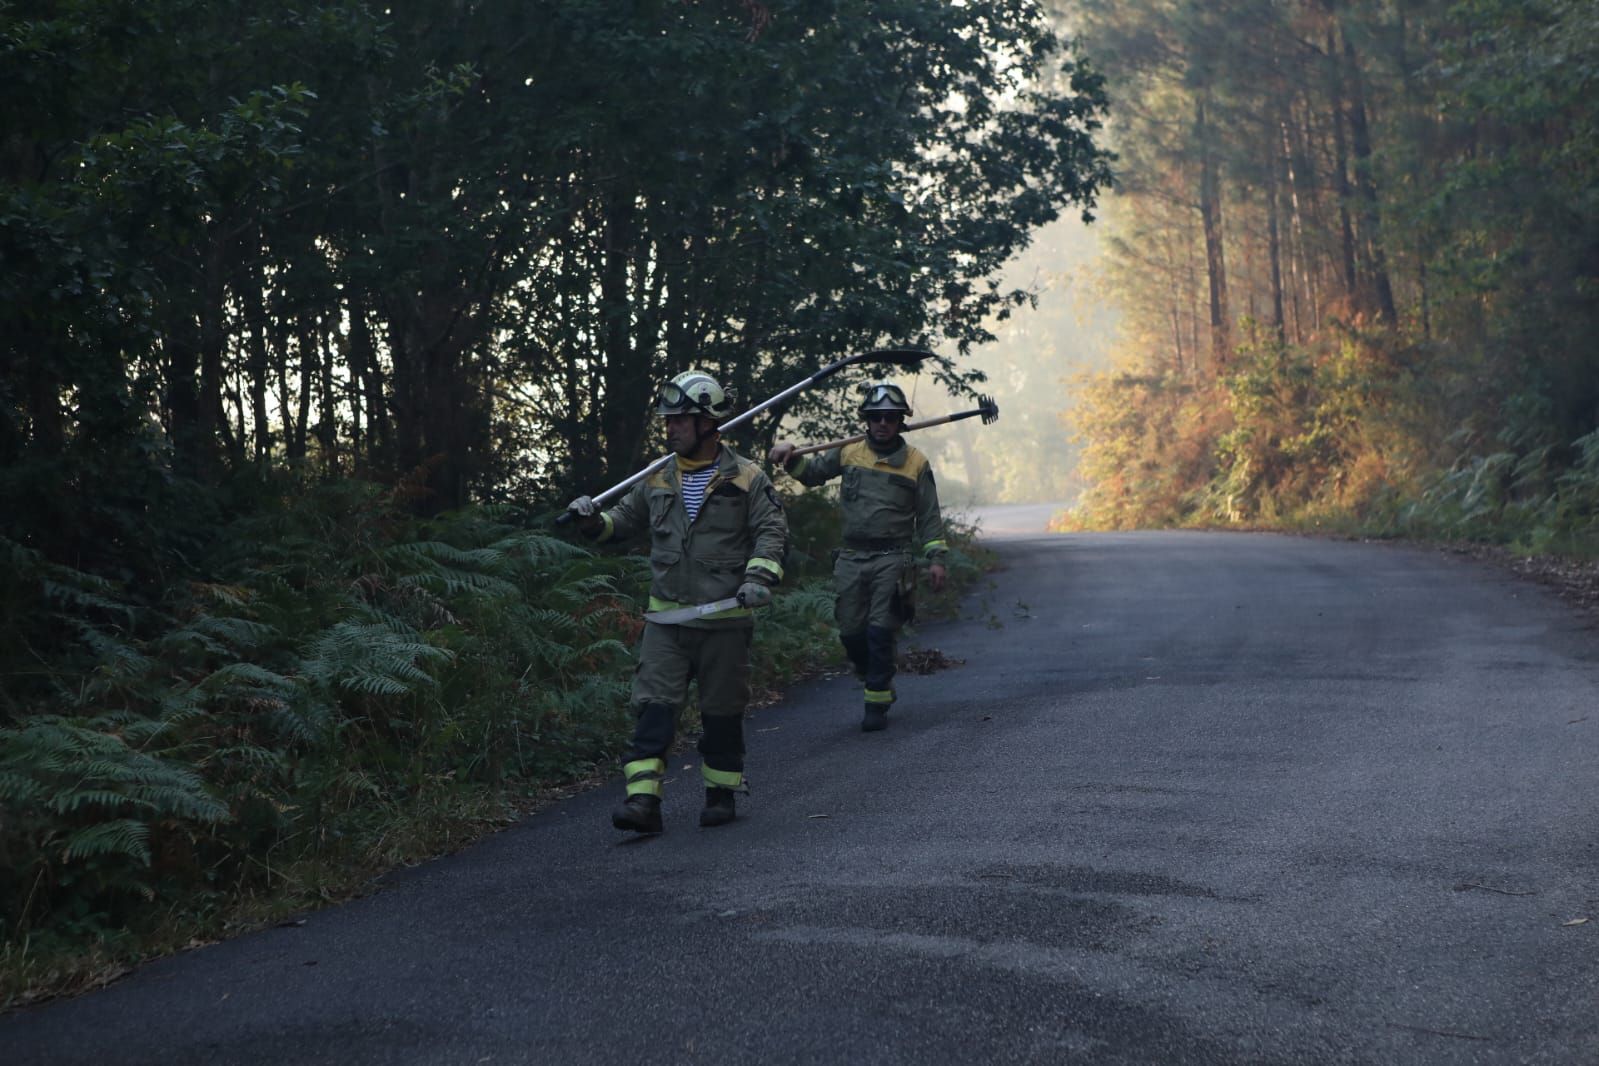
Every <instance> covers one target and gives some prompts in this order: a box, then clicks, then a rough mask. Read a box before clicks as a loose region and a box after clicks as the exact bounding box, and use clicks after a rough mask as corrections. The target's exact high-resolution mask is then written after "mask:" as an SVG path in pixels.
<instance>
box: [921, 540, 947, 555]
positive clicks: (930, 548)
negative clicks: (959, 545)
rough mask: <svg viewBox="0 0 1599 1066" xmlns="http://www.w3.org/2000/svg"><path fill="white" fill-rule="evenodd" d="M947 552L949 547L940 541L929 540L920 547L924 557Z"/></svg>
mask: <svg viewBox="0 0 1599 1066" xmlns="http://www.w3.org/2000/svg"><path fill="white" fill-rule="evenodd" d="M947 551H949V545H948V544H946V543H945V542H944V541H941V540H930V541H928V542H927V543H926V544H924V545H922V553H923V554H925V555H932V554H933V553H934V552H947Z"/></svg>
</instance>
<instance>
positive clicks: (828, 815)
mask: <svg viewBox="0 0 1599 1066" xmlns="http://www.w3.org/2000/svg"><path fill="white" fill-rule="evenodd" d="M805 817H807V818H831V817H833V816H832V815H831V814H807V815H806V816H805ZM1587 920H1588V919H1586V918H1584V919H1583V921H1587Z"/></svg>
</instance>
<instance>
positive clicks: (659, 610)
mask: <svg viewBox="0 0 1599 1066" xmlns="http://www.w3.org/2000/svg"><path fill="white" fill-rule="evenodd" d="M732 407H733V405H732V401H731V399H730V397H729V396H728V393H727V390H725V389H724V388H723V387H722V386H721V385H720V384H719V383H718V382H717V381H716V380H715V379H714V378H712V377H711V376H710V375H709V374H705V373H702V372H700V371H697V370H690V371H686V372H684V373H682V374H679V375H677V376H676V377H675V378H673V379H672V380H671V381H670V382H668V383H666V384H665V385H664V386H662V388H661V391H660V395H659V402H658V404H657V407H656V412H657V413H658V414H660V415H661V416H662V417H664V418H665V420H666V438H667V443H668V444H669V446H670V447H671V451H672V456H671V457H663V460H662V461H660V462H658V463H656V464H655V465H654V466H652V467H651V468H650V469H649V470H648V471H646V472H645V476H643V477H641V478H639V480H637V481H636V482H635V483H634V484H633V485H632V487H631V489H630V490H628V491H627V493H626V494H625V495H623V496H621V497H620V498H619V499H618V500H617V502H616V503H615V505H614V506H612V507H611V508H610V509H609V510H602V509H601V507H600V505H599V504H598V503H597V502H596V501H595V499H594V498H593V497H590V496H580V497H578V498H577V499H575V500H573V501H572V503H571V504H570V505H569V506H568V508H567V510H568V512H569V513H571V514H572V515H573V516H574V518H575V520H576V521H577V522H578V524H579V528H580V529H581V530H582V531H583V532H584V533H585V535H587V536H589V537H592V538H594V539H596V540H598V541H601V542H605V541H611V540H619V539H623V538H628V537H632V536H635V535H639V534H645V533H647V534H648V536H649V538H650V606H649V611H648V613H646V614H645V623H644V634H643V637H642V641H641V643H640V645H639V649H638V669H637V672H636V673H635V674H634V677H633V693H632V700H631V705H632V709H633V713H634V716H635V723H634V728H633V740H632V745H631V747H630V749H629V751H628V753H627V759H626V763H625V765H624V766H623V773H624V775H625V777H626V778H627V797H626V799H625V800H624V801H623V802H622V803H621V804H620V805H619V806H618V807H617V808H616V809H615V810H614V811H613V812H612V814H611V824H612V825H614V826H616V828H618V829H624V830H631V831H633V832H636V833H659V832H660V831H661V785H662V781H663V779H664V777H665V774H666V756H667V754H668V752H669V751H670V749H671V746H672V740H673V737H674V735H675V733H676V730H677V715H678V712H679V711H680V710H681V709H682V707H683V704H684V701H685V698H686V696H687V692H688V684H689V682H690V681H691V680H692V681H695V682H697V684H698V686H699V707H700V718H701V721H702V722H703V724H704V734H703V736H702V737H701V738H700V742H699V752H700V758H701V771H700V772H701V776H702V777H703V778H704V782H705V808H704V810H702V811H701V812H700V825H702V826H719V825H726V824H727V823H728V822H731V821H732V820H733V819H734V817H735V816H736V809H735V803H734V794H735V793H736V792H739V791H744V710H745V707H746V706H747V705H748V703H749V697H750V640H751V638H752V636H753V633H754V619H753V614H754V608H756V607H760V606H762V605H764V604H766V603H768V602H770V600H771V596H772V593H771V589H772V587H773V586H775V585H777V584H778V583H779V582H780V581H781V580H782V578H783V567H782V564H781V560H782V558H783V553H784V549H785V547H786V545H787V541H788V522H787V520H786V519H785V517H784V515H783V507H782V504H781V502H780V501H779V499H778V496H777V493H776V491H775V490H774V489H773V488H772V483H771V481H770V479H768V478H767V476H766V474H765V473H764V472H762V470H761V469H760V467H759V466H758V465H756V464H755V463H753V462H751V461H750V460H748V459H745V458H743V457H742V456H740V455H738V454H737V453H735V452H734V451H733V450H732V449H730V448H728V447H727V446H726V445H724V444H723V443H722V442H721V433H720V431H719V430H720V427H721V426H722V425H723V424H724V422H725V420H726V419H727V417H728V416H729V415H730V414H731V413H732ZM668 458H669V459H670V461H667V460H668ZM607 495H609V494H607Z"/></svg>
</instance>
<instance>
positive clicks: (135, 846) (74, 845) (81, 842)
mask: <svg viewBox="0 0 1599 1066" xmlns="http://www.w3.org/2000/svg"><path fill="white" fill-rule="evenodd" d="M105 856H117V857H120V858H124V859H132V860H133V861H135V862H137V863H139V864H140V865H141V866H149V865H150V827H149V826H148V825H145V824H144V823H143V822H139V821H135V820H133V819H132V818H117V819H115V820H113V821H109V822H99V823H97V824H95V825H91V826H89V827H87V828H85V829H80V830H78V831H77V832H75V833H73V834H72V835H71V836H69V837H68V838H67V843H66V846H65V847H64V848H62V850H61V858H62V859H63V860H64V861H66V862H75V861H81V860H83V859H93V858H102V857H105Z"/></svg>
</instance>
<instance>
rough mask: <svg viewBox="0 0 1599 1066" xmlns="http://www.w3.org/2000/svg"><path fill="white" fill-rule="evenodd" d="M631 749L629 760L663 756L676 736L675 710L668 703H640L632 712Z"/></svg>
mask: <svg viewBox="0 0 1599 1066" xmlns="http://www.w3.org/2000/svg"><path fill="white" fill-rule="evenodd" d="M634 713H635V714H636V715H637V717H636V718H635V720H634V722H633V747H632V748H631V749H630V750H629V751H628V756H627V757H628V758H629V759H653V758H655V757H657V756H660V755H665V754H666V752H667V751H668V749H670V748H671V746H672V738H673V736H675V735H676V734H677V708H676V707H673V706H672V705H671V704H670V703H653V702H652V703H641V704H639V705H638V708H637V709H636V710H635V712H634Z"/></svg>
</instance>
